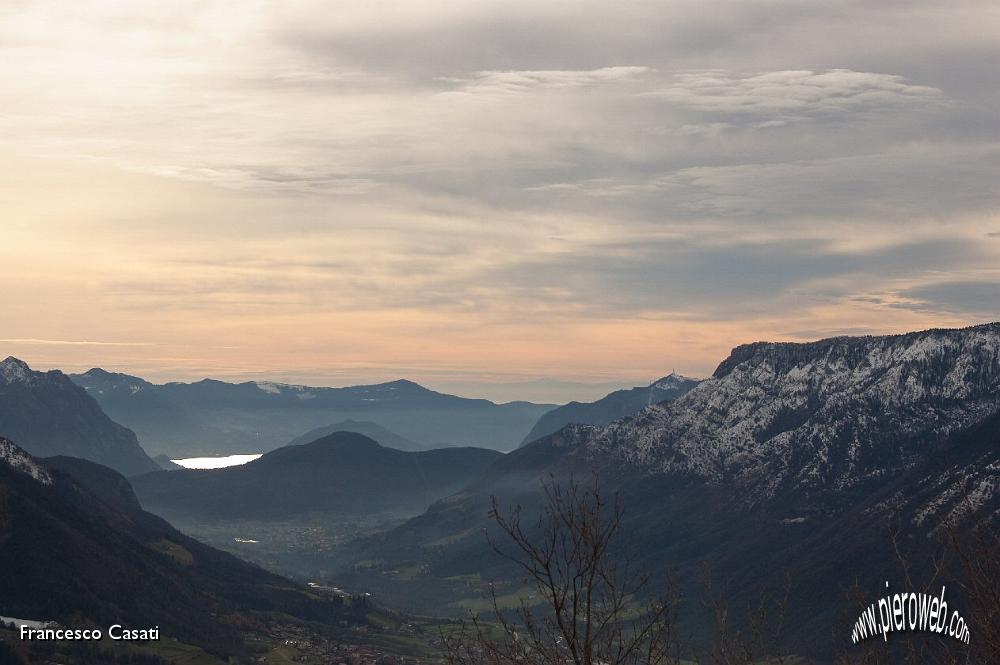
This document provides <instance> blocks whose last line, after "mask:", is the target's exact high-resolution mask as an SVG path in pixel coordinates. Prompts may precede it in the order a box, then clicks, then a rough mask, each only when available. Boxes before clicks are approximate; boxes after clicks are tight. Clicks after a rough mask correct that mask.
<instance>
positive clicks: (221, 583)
mask: <svg viewBox="0 0 1000 665" xmlns="http://www.w3.org/2000/svg"><path fill="white" fill-rule="evenodd" d="M0 589H3V593H2V595H0V611H2V613H3V614H4V615H6V616H16V617H23V618H32V619H35V620H45V621H56V622H59V623H61V624H63V625H64V626H72V627H85V626H87V625H91V626H98V627H101V628H102V629H104V628H106V627H107V626H108V625H111V624H112V623H127V624H128V625H130V626H141V627H148V626H159V627H160V629H161V633H162V636H163V637H164V638H176V639H179V640H181V641H184V642H188V643H192V644H197V645H200V646H203V647H205V648H207V649H209V650H212V651H214V652H217V653H234V652H239V651H240V642H241V636H240V633H239V631H238V630H237V629H236V628H235V625H237V623H238V622H234V621H232V619H233V618H234V617H237V616H240V615H242V614H244V613H254V612H280V613H284V614H286V615H291V616H295V617H299V618H302V619H306V620H312V619H320V620H324V621H332V620H335V619H336V618H338V616H342V615H343V609H342V608H341V606H340V604H339V603H336V602H334V601H331V600H321V599H319V598H318V597H316V596H315V595H312V594H310V593H309V592H308V590H307V589H304V588H302V587H299V586H297V585H296V584H294V583H292V582H290V581H288V580H286V579H283V578H281V577H279V576H277V575H273V574H271V573H268V572H265V571H263V570H261V569H260V568H257V567H256V566H253V565H250V564H248V563H245V562H243V561H240V560H239V559H237V558H235V557H233V556H231V555H229V554H225V553H223V552H220V551H218V550H215V549H213V548H211V547H208V546H206V545H203V544H201V543H199V542H197V541H195V540H193V539H191V538H189V537H187V536H185V535H183V534H181V533H180V532H178V531H177V530H175V529H174V528H173V527H171V526H170V525H169V524H167V522H165V521H164V520H162V519H161V518H159V517H156V516H154V515H151V514H149V513H146V512H143V511H142V509H141V508H140V507H139V503H138V501H137V500H136V498H135V496H134V494H132V492H131V490H130V488H129V484H128V481H127V480H125V478H124V477H122V476H121V475H120V474H119V473H117V472H116V471H114V470H112V469H109V468H107V467H103V466H101V465H98V464H95V463H93V462H89V461H86V460H81V459H76V458H71V457H57V458H49V459H43V460H39V459H35V458H33V457H31V456H30V455H28V454H27V453H26V452H25V451H23V450H22V449H20V448H18V447H17V446H16V445H15V444H14V443H12V442H11V441H9V440H7V439H0Z"/></svg>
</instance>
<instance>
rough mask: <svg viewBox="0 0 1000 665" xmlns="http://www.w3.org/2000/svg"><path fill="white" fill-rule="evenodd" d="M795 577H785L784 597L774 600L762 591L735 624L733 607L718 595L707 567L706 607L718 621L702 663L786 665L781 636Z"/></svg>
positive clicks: (712, 664)
mask: <svg viewBox="0 0 1000 665" xmlns="http://www.w3.org/2000/svg"><path fill="white" fill-rule="evenodd" d="M791 588H792V583H791V577H789V576H788V575H786V576H785V585H784V589H783V593H782V595H781V596H780V597H772V596H771V595H770V594H768V592H767V590H766V589H764V588H761V589H759V590H758V592H757V596H756V598H754V600H753V601H752V602H751V603H750V605H749V606H748V607H747V611H746V615H745V616H744V617H742V620H739V621H734V617H733V616H732V613H731V611H730V607H729V603H727V602H726V601H725V600H724V597H722V596H719V595H717V594H716V593H715V590H714V585H713V583H712V576H711V570H710V569H709V568H708V566H706V567H705V589H706V592H707V593H706V601H705V603H706V605H707V606H708V607H709V609H711V611H712V616H713V617H714V619H715V631H716V636H715V640H714V641H713V642H712V644H711V645H709V647H708V648H707V649H705V650H704V653H703V654H702V657H701V659H700V660H699V662H700V663H704V664H705V665H755V664H756V663H765V662H766V663H767V665H784V664H785V663H786V662H788V661H789V659H788V658H786V657H785V656H783V655H781V649H780V647H781V635H782V632H783V630H784V624H785V612H786V608H787V607H788V599H789V595H790V592H791Z"/></svg>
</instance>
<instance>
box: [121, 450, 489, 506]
mask: <svg viewBox="0 0 1000 665" xmlns="http://www.w3.org/2000/svg"><path fill="white" fill-rule="evenodd" d="M501 457H502V455H501V454H500V453H498V452H496V451H493V450H486V449H482V448H441V449H437V450H426V451H421V452H405V451H401V450H395V449H393V448H386V447H384V446H380V445H379V444H378V443H376V442H375V441H373V440H372V439H369V438H368V437H366V436H364V435H361V434H357V433H354V432H335V433H333V434H330V435H328V436H326V437H323V438H321V439H319V440H317V441H313V442H311V443H308V444H304V445H298V446H286V447H284V448H279V449H278V450H274V451H272V452H270V453H267V454H265V455H264V456H263V457H261V458H260V459H257V460H254V461H253V462H250V463H248V464H244V465H242V466H233V467H228V468H225V469H212V470H194V469H184V470H180V471H160V472H156V473H151V474H146V475H143V476H139V477H136V478H134V479H133V482H132V484H133V486H134V487H135V491H136V494H137V495H138V496H139V499H140V501H141V502H142V505H143V506H144V507H145V508H146V509H147V510H149V511H152V512H154V513H157V514H159V515H163V516H165V517H167V518H168V519H190V518H192V517H195V518H199V519H221V518H225V519H231V518H249V519H276V518H281V517H289V516H298V515H301V514H304V513H309V512H331V513H338V514H343V515H351V514H354V515H369V514H376V513H383V512H397V513H402V514H408V515H415V514H418V513H420V512H421V511H423V510H424V509H425V508H426V507H427V506H428V505H430V504H431V503H432V502H433V501H435V500H436V499H439V498H441V497H443V496H447V495H448V494H450V493H452V492H454V491H455V490H457V489H459V488H461V487H463V486H465V485H466V484H468V483H469V482H470V481H471V480H472V479H474V478H476V477H478V476H479V475H480V474H481V473H483V471H484V470H485V469H486V468H487V467H488V466H489V465H490V464H492V463H493V462H495V461H496V460H497V459H499V458H501Z"/></svg>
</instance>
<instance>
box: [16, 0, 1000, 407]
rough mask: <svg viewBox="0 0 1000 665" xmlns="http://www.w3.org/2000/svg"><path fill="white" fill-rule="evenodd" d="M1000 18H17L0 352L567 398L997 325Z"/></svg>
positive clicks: (680, 7) (929, 6)
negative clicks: (797, 353)
mask: <svg viewBox="0 0 1000 665" xmlns="http://www.w3.org/2000/svg"><path fill="white" fill-rule="evenodd" d="M997 62H1000V5H998V4H997V3H996V2H992V1H979V2H967V1H963V0H956V1H954V2H948V3H942V2H937V1H934V2H930V1H921V0H913V1H909V2H903V1H901V0H899V1H897V0H886V1H884V2H855V1H846V0H829V1H825V2H805V1H802V0H797V1H795V2H787V1H779V0H773V1H754V2H751V1H748V0H739V1H724V0H698V1H672V2H644V1H642V0H638V1H634V2H627V3H620V2H592V1H590V0H574V1H573V2H563V1H560V0H552V1H550V2H544V3H539V2H535V1H532V2H525V1H522V0H503V2H499V1H498V2H493V1H492V0H483V1H478V2H462V1H457V0H449V1H448V2H439V1H436V0H423V1H420V2H414V1H409V0H392V1H391V2H389V1H382V0H367V1H366V2H357V3H351V2H320V1H314V0H304V1H298V0H288V1H285V2H279V3H276V2H261V1H254V0H240V1H239V2H237V1H235V0H216V1H213V0H202V1H198V2H193V1H185V0H178V1H177V2H169V3H164V2H152V1H148V0H130V1H129V2H110V1H107V0H100V1H92V0H74V1H73V2H62V1H60V2H55V1H49V0H32V1H27V0H24V1H22V0H8V1H7V2H4V3H2V4H0V80H2V81H3V86H0V107H2V108H3V112H2V113H0V183H2V184H0V210H2V215H0V217H2V219H0V233H2V236H0V241H2V242H0V266H2V270H3V276H2V279H0V311H2V312H3V329H2V331H0V356H5V355H16V356H18V357H21V358H23V359H25V360H27V361H28V362H29V363H31V364H32V365H33V366H35V367H39V368H52V367H59V368H63V369H66V370H80V369H86V368H88V367H91V366H95V365H100V366H103V367H105V368H108V369H117V370H123V371H128V372H131V373H134V374H138V375H141V376H144V377H146V378H149V379H151V380H155V381H166V380H192V379H200V378H202V377H205V376H213V377H217V378H224V379H239V380H246V379H266V380H279V381H290V382H298V383H311V384H319V385H347V384H352V383H369V382H376V381H381V380H390V379H395V378H399V377H406V378H409V379H412V380H416V381H420V382H421V383H424V384H426V385H429V386H431V387H435V388H439V389H443V390H449V391H454V392H458V393H460V394H467V395H475V396H485V397H496V398H498V399H500V398H503V399H507V398H513V397H512V395H522V396H523V397H525V398H528V399H535V400H549V399H552V400H553V401H564V400H565V399H566V398H569V397H572V396H579V397H584V398H593V397H596V396H597V394H600V393H601V392H602V391H603V390H604V389H605V388H606V387H608V386H614V385H630V384H640V383H645V382H648V381H650V380H652V379H654V378H657V377H659V376H662V375H664V374H666V373H667V372H669V371H671V370H676V371H678V372H680V373H684V374H688V375H695V376H704V375H707V374H710V373H711V372H712V371H713V370H714V368H715V366H716V365H717V364H718V363H719V362H720V361H721V360H722V359H723V358H724V357H725V356H726V355H727V353H728V352H729V349H731V348H732V347H733V346H735V345H737V344H740V343H745V342H750V341H756V340H779V341H806V340H811V339H816V338H820V337H826V336H831V335H842V334H870V333H871V334H878V333H891V332H902V331H907V330H916V329H923V328H928V327H941V326H962V325H969V324H973V323H980V322H985V321H992V320H997V319H1000V314H998V311H1000V261H998V259H1000V212H998V211H1000V207H998V203H1000V185H998V183H1000V113H998V112H997V109H998V108H1000V67H997V66H996V63H997Z"/></svg>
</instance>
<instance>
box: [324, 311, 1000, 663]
mask: <svg viewBox="0 0 1000 665" xmlns="http://www.w3.org/2000/svg"><path fill="white" fill-rule="evenodd" d="M571 473H572V474H575V475H576V476H577V477H584V478H586V477H588V476H589V474H591V473H597V474H598V475H599V476H600V478H601V481H602V483H603V484H604V486H605V489H606V490H608V491H617V492H619V493H620V494H621V496H622V499H623V501H624V503H625V511H626V517H625V519H626V522H625V531H626V532H627V534H628V537H629V539H630V540H631V541H632V543H633V545H634V546H635V548H636V552H637V561H636V563H637V565H639V566H641V567H642V568H644V569H646V570H648V571H649V572H650V573H652V574H653V575H654V577H655V578H656V579H657V580H658V582H659V583H660V584H661V585H664V584H665V580H666V578H667V577H668V575H669V576H670V577H671V578H672V579H673V580H674V582H675V583H676V584H677V585H678V586H677V587H676V588H675V590H676V591H677V592H678V593H679V595H680V597H681V598H682V599H684V600H683V601H682V606H681V607H680V608H679V612H681V615H682V617H684V618H685V620H686V621H688V628H689V629H690V631H691V632H692V634H694V635H698V634H699V632H701V631H703V629H704V627H705V621H707V620H708V617H706V616H705V614H704V608H703V601H704V600H705V599H706V589H705V586H704V580H705V572H706V569H708V570H710V571H711V573H712V577H713V578H714V588H715V589H717V592H716V593H721V594H723V595H724V596H725V598H726V599H727V601H728V602H729V603H730V606H731V608H733V615H732V616H733V617H734V620H737V619H736V618H737V617H739V610H740V608H745V607H746V606H747V605H748V604H749V603H751V602H752V601H753V599H754V597H755V595H756V593H757V591H758V590H759V589H760V588H761V587H767V588H770V589H771V590H772V591H777V590H779V589H780V588H781V587H783V586H784V584H785V580H786V576H788V579H791V580H792V585H793V586H792V591H791V593H792V595H791V599H790V603H791V604H790V607H789V616H790V617H792V620H790V621H788V622H787V623H786V634H785V638H786V639H787V640H788V641H789V643H790V644H792V645H795V647H796V648H797V649H799V650H811V651H813V652H822V653H823V654H826V655H828V654H829V653H831V652H832V651H831V650H832V649H834V648H835V647H836V646H837V645H838V644H842V642H843V640H844V639H846V638H847V637H848V635H849V633H845V632H844V631H843V630H841V622H842V621H843V620H844V619H845V618H846V615H847V614H850V611H851V610H852V609H853V607H852V606H849V603H848V602H847V600H846V597H845V596H846V589H847V588H848V587H849V586H850V585H851V584H853V583H854V582H858V583H859V584H860V585H861V587H860V588H861V589H862V590H863V591H864V592H866V593H867V594H869V595H870V596H871V600H874V599H875V598H876V597H877V596H879V595H881V594H880V593H879V591H880V590H882V589H884V583H885V581H887V580H889V581H891V583H892V584H893V586H894V588H896V589H902V588H905V587H906V586H907V582H906V580H905V579H904V578H903V573H902V571H901V566H900V561H899V558H898V555H899V553H898V552H897V548H898V549H899V550H900V552H901V553H902V554H903V555H904V556H905V558H907V559H908V560H909V562H910V571H909V572H910V574H911V576H912V579H913V580H914V582H915V583H916V581H917V580H918V579H919V578H920V574H921V573H922V572H927V571H929V570H930V569H931V568H932V567H933V566H932V561H931V555H932V551H933V550H934V549H935V548H936V547H937V546H938V545H939V544H941V543H942V541H943V536H944V535H945V534H944V529H943V525H944V523H945V522H950V523H951V524H953V525H957V526H961V525H964V524H968V523H969V522H970V521H972V520H974V519H978V518H984V519H987V520H991V519H992V520H996V516H997V515H998V514H1000V513H998V510H1000V325H997V324H993V325H988V326H980V327H976V328H969V329H964V330H932V331H926V332H921V333H913V334H909V335H899V336H889V337H864V338H836V339H829V340H823V341H819V342H815V343H810V344H771V343H760V344H752V345H747V346H742V347H738V348H737V349H735V350H734V351H733V353H732V355H731V356H730V357H729V358H728V359H727V360H726V361H724V362H723V363H722V364H721V365H720V366H719V368H718V370H717V371H716V372H715V374H714V376H713V377H712V378H711V379H709V380H707V381H705V382H703V383H702V384H701V385H699V386H698V387H697V388H695V389H694V390H692V391H691V392H690V393H688V394H687V395H685V396H684V397H681V398H680V399H678V400H676V401H674V402H668V403H663V404H660V405H656V406H653V407H650V408H648V409H646V410H645V411H643V412H642V413H640V414H639V415H637V416H635V417H633V418H628V419H625V420H622V421H619V422H616V423H613V424H611V425H609V426H607V427H567V428H565V429H563V430H561V431H560V432H557V433H555V434H553V435H550V436H549V437H546V438H543V439H541V440H539V441H536V442H534V443H531V444H529V445H527V446H525V447H523V448H521V449H519V450H517V451H515V452H513V453H511V454H509V455H507V456H506V457H505V458H504V459H502V460H500V461H499V462H498V463H497V464H496V465H494V466H493V467H491V469H490V473H489V475H487V476H484V477H482V478H480V479H479V480H478V481H477V482H475V483H473V484H471V485H470V486H469V487H467V488H466V489H464V490H463V491H461V492H459V493H457V494H455V495H453V496H451V497H449V498H447V499H444V500H442V501H439V502H438V503H436V504H435V505H434V506H432V507H431V508H430V509H429V510H428V511H427V512H426V513H425V514H423V515H421V516H419V517H416V518H414V519H412V520H410V521H409V522H407V523H406V524H404V525H403V526H401V527H399V528H397V529H394V530H393V531H391V532H388V533H387V534H384V535H382V536H379V537H375V538H371V539H369V540H366V541H362V542H360V543H358V544H356V546H355V549H354V551H353V552H342V553H341V554H342V556H343V558H342V559H341V560H340V568H341V571H342V578H343V579H344V580H345V581H347V582H348V583H351V584H363V585H367V587H368V588H372V589H374V590H375V591H376V592H377V593H380V594H382V595H383V598H386V599H387V601H389V602H397V603H400V604H402V605H405V606H409V607H412V608H419V609H423V610H432V609H433V607H432V606H431V605H432V604H434V605H437V606H438V607H448V609H449V611H452V612H455V613H460V612H461V611H462V607H463V606H476V603H477V601H478V598H479V594H480V593H481V592H482V591H483V590H484V589H485V582H486V581H488V580H490V579H497V580H498V581H499V586H498V587H497V589H498V590H499V591H500V593H501V595H502V594H504V593H509V592H514V591H516V590H517V588H518V587H519V585H520V581H519V577H518V576H516V575H515V574H513V571H511V570H510V569H509V568H507V567H505V566H504V565H503V563H502V561H501V560H500V559H499V558H497V557H496V556H492V555H491V552H490V549H489V547H488V546H487V544H486V542H485V539H484V538H483V535H482V529H483V528H484V527H485V526H486V525H487V522H488V520H487V518H486V514H487V511H488V506H489V497H490V495H496V496H498V497H499V498H500V500H501V503H506V504H513V503H515V502H516V503H520V504H521V505H522V506H524V507H525V509H526V510H531V509H532V508H535V507H537V506H538V505H539V504H540V494H539V484H540V481H541V480H542V479H544V478H547V477H550V476H554V477H556V478H565V477H566V476H568V475H569V474H571ZM372 561H374V562H375V563H374V564H373V563H371V562H372ZM401 570H405V571H407V572H408V573H409V574H408V575H407V576H405V578H404V577H402V576H400V575H399V574H398V571H401ZM413 570H421V571H425V572H424V573H422V574H418V575H413V574H412V573H411V572H410V571H413ZM480 580H481V581H482V582H479V581H480ZM661 588H663V586H661ZM449 603H452V604H451V605H448V604H449ZM852 618H853V617H852Z"/></svg>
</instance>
